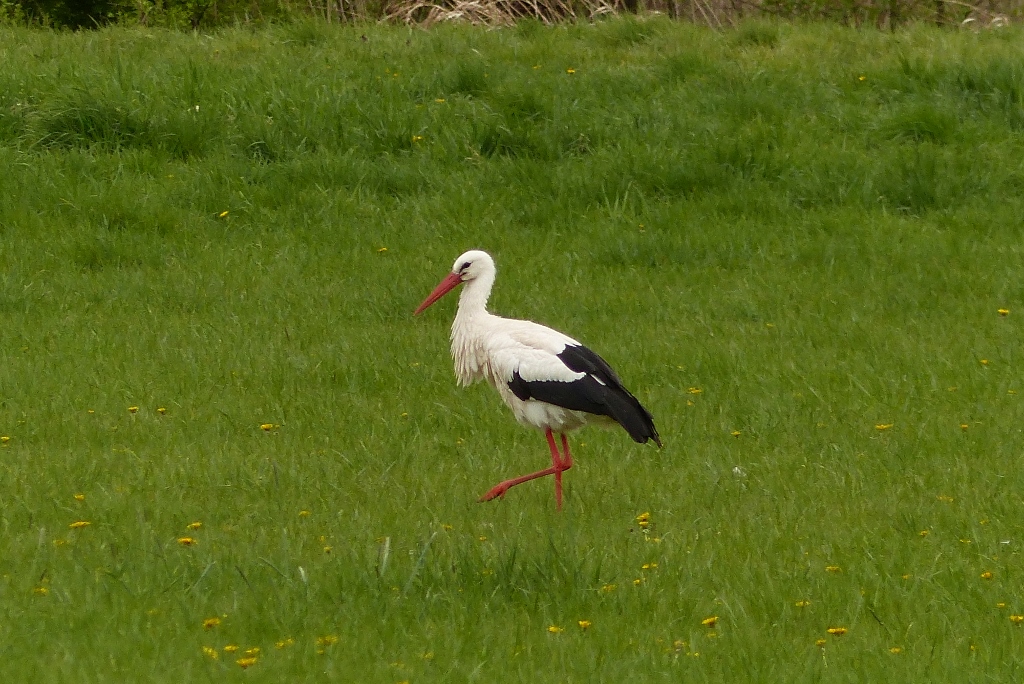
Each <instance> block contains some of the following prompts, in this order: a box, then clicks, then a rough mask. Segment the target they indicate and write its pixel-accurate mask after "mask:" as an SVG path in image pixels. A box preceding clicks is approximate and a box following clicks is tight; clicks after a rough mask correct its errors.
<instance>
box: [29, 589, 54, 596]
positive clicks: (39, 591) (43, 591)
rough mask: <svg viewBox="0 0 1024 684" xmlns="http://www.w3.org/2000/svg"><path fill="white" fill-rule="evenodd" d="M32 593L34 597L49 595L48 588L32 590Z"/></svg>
mask: <svg viewBox="0 0 1024 684" xmlns="http://www.w3.org/2000/svg"><path fill="white" fill-rule="evenodd" d="M32 593H33V594H35V595H36V596H46V595H47V594H49V593H50V589H49V587H36V588H35V589H33V590H32Z"/></svg>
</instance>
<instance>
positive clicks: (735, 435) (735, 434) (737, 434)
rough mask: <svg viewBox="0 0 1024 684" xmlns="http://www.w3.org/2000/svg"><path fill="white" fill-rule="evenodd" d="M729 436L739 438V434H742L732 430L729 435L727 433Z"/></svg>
mask: <svg viewBox="0 0 1024 684" xmlns="http://www.w3.org/2000/svg"><path fill="white" fill-rule="evenodd" d="M729 434H731V435H732V436H733V437H739V436H740V435H741V434H743V433H741V432H740V431H739V430H733V431H732V432H731V433H729Z"/></svg>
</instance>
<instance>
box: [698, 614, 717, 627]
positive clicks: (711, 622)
mask: <svg viewBox="0 0 1024 684" xmlns="http://www.w3.org/2000/svg"><path fill="white" fill-rule="evenodd" d="M700 624H702V625H704V626H705V627H714V626H715V625H717V624H718V616H717V615H712V616H711V617H707V618H704V619H703V620H701V621H700Z"/></svg>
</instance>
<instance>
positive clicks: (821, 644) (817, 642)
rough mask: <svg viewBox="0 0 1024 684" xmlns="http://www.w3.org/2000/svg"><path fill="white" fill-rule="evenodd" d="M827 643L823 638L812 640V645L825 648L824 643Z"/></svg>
mask: <svg viewBox="0 0 1024 684" xmlns="http://www.w3.org/2000/svg"><path fill="white" fill-rule="evenodd" d="M827 643H828V642H827V641H825V640H824V639H818V640H817V641H815V642H814V645H815V646H817V647H818V648H825V644H827Z"/></svg>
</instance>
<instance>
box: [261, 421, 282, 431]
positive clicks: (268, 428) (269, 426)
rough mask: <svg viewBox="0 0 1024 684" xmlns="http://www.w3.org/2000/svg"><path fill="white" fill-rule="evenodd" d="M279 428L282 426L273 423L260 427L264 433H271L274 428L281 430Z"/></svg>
mask: <svg viewBox="0 0 1024 684" xmlns="http://www.w3.org/2000/svg"><path fill="white" fill-rule="evenodd" d="M279 427H281V426H280V425H274V424H273V423H263V424H262V425H260V430H263V431H264V432H270V431H271V430H273V429H274V428H279Z"/></svg>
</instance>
